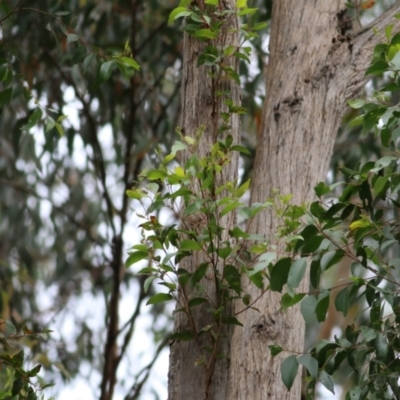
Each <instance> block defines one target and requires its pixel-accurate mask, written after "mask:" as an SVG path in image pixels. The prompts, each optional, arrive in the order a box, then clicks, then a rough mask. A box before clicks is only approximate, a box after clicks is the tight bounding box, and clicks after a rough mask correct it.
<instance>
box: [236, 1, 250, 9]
mask: <svg viewBox="0 0 400 400" xmlns="http://www.w3.org/2000/svg"><path fill="white" fill-rule="evenodd" d="M236 7H237V8H243V7H247V0H236Z"/></svg>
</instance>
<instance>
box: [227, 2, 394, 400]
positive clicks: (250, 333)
mask: <svg viewBox="0 0 400 400" xmlns="http://www.w3.org/2000/svg"><path fill="white" fill-rule="evenodd" d="M399 8H400V6H399V5H396V6H395V7H394V8H393V9H391V10H389V11H388V12H387V13H386V14H385V15H384V16H382V17H380V18H379V19H378V20H377V21H374V26H375V27H376V28H378V30H381V29H382V27H385V26H386V25H388V24H389V23H390V22H393V21H392V20H391V18H390V15H391V16H393V15H394V14H395V13H396V12H399ZM395 24H396V25H399V23H398V22H395ZM394 31H395V29H394ZM379 40H382V39H379V38H378V37H377V35H375V34H374V33H373V31H372V29H371V28H370V27H369V28H364V29H360V30H359V31H357V32H354V30H353V29H352V22H351V20H350V18H349V17H347V15H346V8H345V5H344V1H339V0H336V1H315V2H314V1H306V0H305V1H292V0H280V1H274V2H273V10H272V26H271V37H270V58H269V61H268V66H267V74H266V79H267V85H266V99H265V103H264V105H263V107H264V108H263V121H262V126H261V137H260V138H259V143H258V146H257V155H256V159H255V164H254V169H253V181H252V187H251V202H258V201H259V202H264V201H266V199H267V198H268V197H272V195H273V193H272V191H273V189H278V190H279V192H280V193H281V194H289V193H291V194H292V195H293V198H292V201H293V203H294V204H299V205H301V204H304V203H305V202H310V201H312V200H313V199H314V189H313V188H314V186H315V185H316V184H317V183H318V182H319V181H324V180H325V177H326V174H327V172H328V167H329V162H330V158H331V155H332V150H333V145H334V142H335V137H336V133H337V130H338V128H339V126H340V123H341V120H342V116H343V114H344V112H345V111H346V108H347V104H346V100H347V99H349V98H352V97H353V96H356V95H357V92H358V91H359V90H360V89H361V88H362V87H363V85H364V84H365V82H366V79H365V70H366V68H367V66H368V64H369V62H370V60H371V57H372V50H373V47H374V45H375V44H376V43H377V41H379ZM276 227H277V219H276V216H275V215H274V214H273V212H266V213H264V214H262V215H258V216H257V218H256V219H254V221H252V224H251V226H250V229H251V231H252V232H256V233H258V234H261V235H266V236H267V237H268V238H271V239H272V241H273V237H274V234H275V231H276ZM281 249H282V247H281ZM308 285H309V282H308V278H307V279H305V280H304V282H303V283H302V287H300V288H299V292H302V291H303V292H304V291H307V290H308ZM247 290H249V292H250V293H251V294H252V297H253V298H256V297H257V296H258V295H259V291H258V290H257V289H256V288H255V287H254V285H251V284H248V283H247ZM280 298H281V294H277V293H274V292H267V293H265V295H264V296H263V297H262V298H261V299H260V300H259V301H258V302H257V303H256V304H255V307H257V308H258V309H259V310H260V312H256V311H252V310H249V311H248V312H245V313H243V314H241V315H240V316H241V318H240V320H241V322H242V323H243V324H244V327H243V329H235V332H234V337H233V340H232V343H231V362H232V365H231V374H232V375H231V384H230V388H231V391H230V392H229V396H228V398H229V399H241V400H245V399H252V400H261V399H263V400H264V399H276V400H281V399H296V400H298V399H300V397H301V379H300V375H301V373H300V371H299V374H298V377H297V380H296V382H295V383H294V385H293V387H292V389H291V391H290V392H288V391H287V389H286V388H285V386H284V384H283V382H282V380H281V374H280V366H281V363H282V360H283V359H284V358H286V357H287V356H288V355H289V353H286V352H283V353H281V354H280V355H279V356H277V357H271V354H270V351H269V349H268V345H270V344H274V343H275V344H278V345H280V346H282V347H283V348H284V349H287V350H289V351H293V352H295V354H296V353H297V352H303V351H304V321H303V318H302V316H301V313H300V307H295V308H291V309H289V310H287V311H285V312H282V311H279V310H280ZM239 309H240V308H239Z"/></svg>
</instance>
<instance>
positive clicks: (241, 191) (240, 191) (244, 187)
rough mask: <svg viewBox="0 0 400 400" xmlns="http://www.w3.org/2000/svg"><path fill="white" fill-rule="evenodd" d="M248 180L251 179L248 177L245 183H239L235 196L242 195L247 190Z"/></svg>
mask: <svg viewBox="0 0 400 400" xmlns="http://www.w3.org/2000/svg"><path fill="white" fill-rule="evenodd" d="M250 182H251V180H250V179H248V180H247V181H246V182H245V183H243V185H241V186H240V187H239V188H238V189H236V191H235V196H236V197H242V196H243V195H244V194H245V193H246V192H247V190H248V189H249V187H250Z"/></svg>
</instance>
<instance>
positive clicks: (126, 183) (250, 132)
mask: <svg viewBox="0 0 400 400" xmlns="http://www.w3.org/2000/svg"><path fill="white" fill-rule="evenodd" d="M252 3H253V4H252V6H254V7H259V13H258V15H257V16H256V20H257V19H258V20H259V21H268V22H269V20H270V17H271V0H257V1H253V2H252ZM390 3H393V1H383V0H382V1H378V2H377V4H376V6H375V7H374V8H373V9H371V10H368V11H366V12H365V15H362V17H363V18H366V19H367V20H368V18H370V19H371V18H372V17H373V16H374V13H375V14H380V12H381V11H382V9H386V8H387V7H388V6H389V5H390ZM176 5H177V1H175V0H163V1H160V0H147V1H138V0H96V1H92V0H63V1H61V0H58V1H57V0H40V1H39V0H30V1H29V2H28V1H23V0H22V1H18V0H14V1H11V0H0V23H1V25H0V28H1V34H0V106H1V108H0V315H1V316H2V318H4V319H7V320H9V321H10V322H11V323H12V324H13V326H15V328H16V331H17V332H23V330H24V329H25V328H27V329H29V330H31V331H33V332H41V331H42V330H43V329H46V328H48V329H51V330H53V331H54V332H53V333H52V334H51V336H50V338H49V339H48V340H47V341H43V340H39V338H37V337H36V336H35V337H33V339H32V338H31V339H29V340H27V341H26V342H25V343H24V346H25V349H26V351H27V356H28V361H29V362H31V363H33V364H35V363H41V364H42V366H43V368H42V370H41V373H40V375H41V377H43V379H44V380H45V381H46V382H49V381H54V382H55V383H56V386H55V389H54V391H53V392H51V389H49V394H51V393H57V394H58V396H59V397H57V398H67V397H62V396H63V393H72V392H70V390H72V389H74V388H77V389H76V390H78V392H79V391H80V392H79V393H81V394H82V398H85V399H90V398H100V399H102V400H106V399H112V398H115V399H119V398H121V399H122V398H124V399H136V398H139V397H141V398H160V396H161V397H165V385H166V368H167V358H166V357H167V351H166V349H165V346H166V344H167V342H166V340H165V337H166V333H167V332H169V330H170V329H171V326H172V324H171V319H170V316H169V315H170V312H166V310H165V309H164V308H163V307H162V306H160V305H158V306H157V307H154V308H152V309H149V308H144V303H145V301H146V297H147V296H148V295H150V294H151V293H149V294H145V293H144V292H143V289H142V286H143V285H142V283H143V282H142V278H141V277H138V276H135V275H134V270H126V271H125V269H124V266H123V263H124V260H125V258H126V250H127V247H128V246H131V245H132V244H133V243H134V242H135V241H138V240H139V236H138V229H137V223H136V221H135V220H134V218H133V212H132V210H130V208H129V204H128V199H127V197H126V196H125V190H126V189H127V188H130V187H131V186H132V185H133V184H134V182H135V181H136V180H137V177H138V175H139V173H140V172H141V170H142V169H143V168H144V167H146V166H147V167H148V166H149V165H151V164H152V163H153V162H154V160H155V159H154V158H153V151H154V149H155V147H157V146H160V147H161V149H162V150H163V151H168V150H169V148H170V146H171V144H172V143H173V140H174V132H175V128H176V127H177V126H178V125H179V120H180V115H179V113H180V107H179V102H180V98H179V89H180V85H181V66H182V59H181V47H182V32H181V30H180V26H179V25H178V24H175V25H173V26H168V25H167V19H168V15H169V12H170V11H171V10H172V9H173V8H174V7H176ZM255 22H257V21H255ZM253 46H254V52H253V59H252V66H251V67H250V68H249V67H248V66H247V65H246V64H245V63H243V64H242V66H241V76H242V87H243V94H242V101H243V106H244V107H245V108H247V110H248V111H249V113H248V114H247V115H246V116H245V117H244V118H243V125H242V142H243V144H244V145H245V146H246V147H248V148H249V149H250V151H251V152H252V153H253V154H254V152H255V148H256V141H257V133H258V129H259V126H260V120H261V106H262V101H263V98H264V96H265V89H264V88H265V85H264V79H263V76H264V68H265V67H266V66H267V63H268V51H267V50H268V30H267V31H266V32H263V33H262V34H260V38H259V39H257V40H255V41H254V42H253ZM131 55H132V56H133V58H134V59H135V60H136V61H137V62H138V63H139V65H140V71H137V72H135V73H134V74H133V72H134V71H133V69H132V68H131V66H129V65H126V64H124V63H118V62H116V64H115V68H112V69H111V68H110V69H105V67H104V63H106V62H107V61H110V60H118V59H120V57H122V56H127V57H130V56H131ZM102 66H103V68H102ZM108 76H109V79H107V78H108ZM381 84H382V80H378V79H377V80H374V81H372V82H371V83H370V84H369V85H368V87H367V89H366V90H367V91H372V90H373V89H374V87H378V86H379V85H381ZM352 112H354V111H349V115H348V116H346V118H345V120H349V119H350V117H351V115H350V113H352ZM380 151H381V150H380V147H379V143H378V142H376V140H375V139H374V137H373V135H372V134H371V135H367V137H363V136H362V135H361V134H360V131H359V128H358V127H354V128H349V127H348V126H346V125H344V126H343V127H342V128H341V130H340V132H339V135H338V141H337V145H336V148H335V154H334V157H333V160H332V169H331V172H330V174H329V179H332V180H336V179H337V178H338V169H337V168H338V166H342V165H345V164H346V165H347V166H349V167H350V168H352V165H354V164H355V163H357V162H358V161H360V160H361V159H369V158H372V157H378V156H379V155H380ZM252 159H253V157H247V158H243V160H242V161H243V162H242V172H243V176H248V175H251V168H252ZM339 273H340V272H339ZM332 279H337V278H336V277H333V278H332ZM169 311H170V310H169ZM328 322H329V320H328ZM328 322H326V323H325V325H324V326H323V331H320V328H321V327H320V326H317V325H316V326H314V327H310V328H309V329H310V332H313V335H309V337H314V338H315V337H316V336H318V335H321V337H329V335H330V334H331V332H332V329H333V328H334V327H335V326H336V325H337V324H338V322H337V321H336V320H333V321H330V322H329V325H327V324H328ZM0 329H2V325H1V324H0ZM3 330H4V329H3ZM318 332H320V333H318ZM321 332H322V333H321ZM3 334H4V332H3ZM0 345H1V344H0ZM307 345H310V343H308V344H307ZM13 346H14V347H15V349H14V350H15V351H17V347H18V346H17V344H14V345H13ZM1 351H4V343H3V349H1ZM160 355H161V357H163V361H162V363H161V364H162V368H161V367H160V368H158V370H161V371H162V374H161V375H157V372H152V369H153V366H154V364H155V363H156V360H157V357H159V356H160ZM156 369H157V368H156ZM3 372H4V370H3ZM1 373H2V371H0V374H1ZM149 377H150V379H149ZM114 387H115V390H114ZM74 390H75V389H74ZM162 395H164V396H162ZM113 396H114V397H113Z"/></svg>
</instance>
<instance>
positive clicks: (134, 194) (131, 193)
mask: <svg viewBox="0 0 400 400" xmlns="http://www.w3.org/2000/svg"><path fill="white" fill-rule="evenodd" d="M125 193H126V195H127V196H128V197H129V198H130V199H134V200H140V199H142V198H143V197H145V194H144V193H143V192H142V191H141V190H139V189H135V190H127V191H126V192H125Z"/></svg>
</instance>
